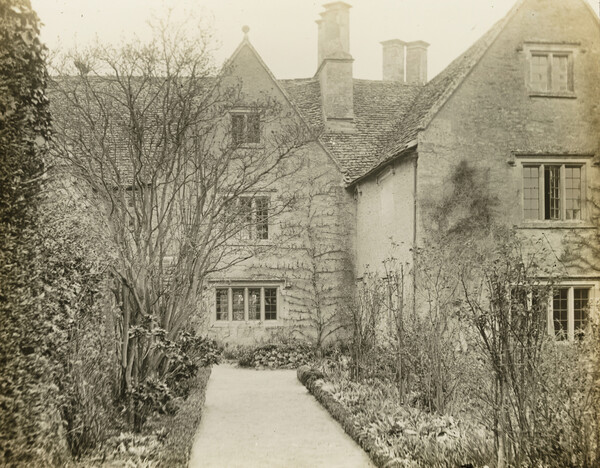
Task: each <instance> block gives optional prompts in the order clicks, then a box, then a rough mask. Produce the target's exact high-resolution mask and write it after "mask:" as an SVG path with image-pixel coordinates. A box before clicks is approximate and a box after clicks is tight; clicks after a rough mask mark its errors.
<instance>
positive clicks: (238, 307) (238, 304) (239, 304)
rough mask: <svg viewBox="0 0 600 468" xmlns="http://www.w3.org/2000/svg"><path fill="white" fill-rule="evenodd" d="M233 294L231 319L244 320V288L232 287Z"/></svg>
mask: <svg viewBox="0 0 600 468" xmlns="http://www.w3.org/2000/svg"><path fill="white" fill-rule="evenodd" d="M231 292H232V294H233V310H232V312H233V316H232V318H233V320H237V321H239V320H244V289H243V288H239V289H232V290H231Z"/></svg>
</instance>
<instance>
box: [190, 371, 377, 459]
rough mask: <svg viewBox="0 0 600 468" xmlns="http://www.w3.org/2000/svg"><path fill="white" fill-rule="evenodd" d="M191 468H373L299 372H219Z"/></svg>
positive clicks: (210, 388)
mask: <svg viewBox="0 0 600 468" xmlns="http://www.w3.org/2000/svg"><path fill="white" fill-rule="evenodd" d="M189 466H190V468H236V467H244V468H254V467H257V468H258V467H260V468H304V467H306V468H309V467H310V468H315V467H328V468H336V467H340V468H342V467H343V468H369V467H373V466H374V465H373V464H372V463H371V461H370V460H369V457H368V456H367V454H366V453H365V452H364V451H363V450H362V449H361V448H360V447H359V446H358V445H356V443H355V442H354V441H353V440H352V439H351V438H350V437H349V436H348V435H347V434H346V433H345V432H344V430H343V429H342V428H341V426H340V425H339V424H338V423H337V422H335V421H334V420H333V419H332V418H331V416H330V415H329V413H327V411H326V410H325V409H323V408H322V407H321V405H320V404H319V403H318V402H317V401H316V400H315V398H314V397H313V396H312V395H311V394H310V393H308V391H307V390H306V388H305V387H304V386H303V385H302V384H301V383H300V382H299V381H298V379H297V378H296V371H293V370H265V371H257V370H252V369H242V368H238V367H234V366H232V365H230V364H221V365H219V366H214V367H213V369H212V374H211V377H210V380H209V382H208V387H207V391H206V403H205V405H204V412H203V415H202V420H201V422H200V428H199V430H198V433H197V434H196V439H195V441H194V446H193V447H192V454H191V460H190V465H189Z"/></svg>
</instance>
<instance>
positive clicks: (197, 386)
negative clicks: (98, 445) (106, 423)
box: [76, 367, 211, 468]
mask: <svg viewBox="0 0 600 468" xmlns="http://www.w3.org/2000/svg"><path fill="white" fill-rule="evenodd" d="M210 372H211V368H210V367H201V368H200V369H199V370H198V374H197V375H196V377H195V378H194V379H193V384H192V386H191V387H192V388H191V391H190V393H189V395H188V397H187V398H186V399H185V400H184V399H177V400H176V401H175V405H176V406H177V411H176V413H175V414H162V415H156V416H155V417H154V418H153V419H150V420H149V421H148V422H147V424H146V425H145V426H144V429H143V431H142V432H141V433H139V434H136V433H132V432H121V433H120V434H118V435H115V436H113V437H111V438H110V439H109V440H108V441H107V442H106V445H105V448H104V450H103V453H96V454H95V455H92V456H90V457H87V458H84V459H82V460H80V461H79V462H78V463H77V464H76V466H78V467H79V466H80V467H82V468H83V467H92V466H103V467H107V466H108V467H113V466H114V467H117V466H136V467H165V468H166V467H187V466H188V463H189V458H190V453H191V450H192V444H193V441H194V436H195V435H196V431H197V430H198V425H199V424H200V419H201V417H202V408H203V406H204V399H205V396H206V385H207V383H208V379H209V377H210Z"/></svg>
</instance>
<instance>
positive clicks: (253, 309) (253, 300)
mask: <svg viewBox="0 0 600 468" xmlns="http://www.w3.org/2000/svg"><path fill="white" fill-rule="evenodd" d="M248 320H260V288H249V289H248Z"/></svg>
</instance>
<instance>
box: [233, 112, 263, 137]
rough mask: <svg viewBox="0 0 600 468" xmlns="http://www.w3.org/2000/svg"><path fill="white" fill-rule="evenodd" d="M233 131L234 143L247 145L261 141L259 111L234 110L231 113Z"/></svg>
mask: <svg viewBox="0 0 600 468" xmlns="http://www.w3.org/2000/svg"><path fill="white" fill-rule="evenodd" d="M231 133H232V139H233V142H234V144H236V145H246V144H255V143H260V142H261V121H260V114H259V113H258V112H246V111H234V112H232V113H231Z"/></svg>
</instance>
